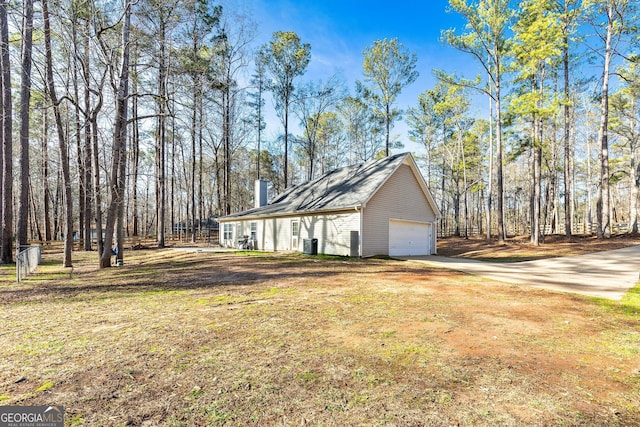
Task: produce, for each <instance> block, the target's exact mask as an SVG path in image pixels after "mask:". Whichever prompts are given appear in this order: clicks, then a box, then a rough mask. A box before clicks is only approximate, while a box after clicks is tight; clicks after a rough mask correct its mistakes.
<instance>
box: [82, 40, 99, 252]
mask: <svg viewBox="0 0 640 427" xmlns="http://www.w3.org/2000/svg"><path fill="white" fill-rule="evenodd" d="M82 43H83V55H84V64H83V65H84V66H83V70H82V72H83V80H84V111H85V124H84V162H83V163H84V170H83V175H84V189H85V197H84V223H83V224H82V226H83V227H84V246H83V249H84V250H85V251H90V250H91V219H92V215H91V213H92V209H91V202H92V200H93V194H94V190H93V189H92V187H91V169H92V167H91V159H92V157H91V118H90V116H89V111H90V109H91V91H90V88H89V60H90V59H89V58H90V57H89V37H87V36H85V37H84V38H83V42H82ZM96 233H99V230H98V229H97V227H96Z"/></svg>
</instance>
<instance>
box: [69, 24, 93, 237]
mask: <svg viewBox="0 0 640 427" xmlns="http://www.w3.org/2000/svg"><path fill="white" fill-rule="evenodd" d="M77 21H78V17H77V16H76V14H75V12H74V13H73V16H72V22H71V37H72V41H73V47H74V49H75V52H74V56H73V59H72V61H73V75H72V83H73V95H74V99H75V100H76V102H74V115H75V117H74V118H75V123H74V125H75V132H74V133H75V137H76V154H77V158H76V162H77V165H78V178H79V179H78V230H79V233H80V236H79V237H80V239H81V240H82V241H83V244H82V247H83V249H84V242H85V241H86V240H87V239H90V236H85V219H90V218H91V215H90V214H88V213H87V212H86V211H85V207H86V199H87V183H86V182H85V180H84V179H85V172H84V169H85V164H84V156H83V151H84V146H83V143H82V126H81V123H80V90H79V86H78V80H79V76H78V60H77V57H78V51H77V47H78V31H77V23H78V22H77Z"/></svg>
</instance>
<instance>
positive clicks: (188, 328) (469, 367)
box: [0, 250, 640, 426]
mask: <svg viewBox="0 0 640 427" xmlns="http://www.w3.org/2000/svg"><path fill="white" fill-rule="evenodd" d="M96 258H97V257H96V254H95V253H89V254H87V253H82V252H79V253H74V269H73V272H70V271H68V270H64V269H62V268H61V267H59V265H60V264H61V261H60V255H59V254H45V265H44V266H42V267H41V268H40V269H39V271H38V273H37V274H35V275H34V276H32V277H30V278H29V279H28V280H27V281H25V282H23V283H21V284H19V285H18V284H16V283H15V282H14V280H15V271H13V270H11V268H10V267H1V268H0V321H1V322H2V325H3V327H2V330H1V331H0V405H48V404H51V405H64V406H65V410H66V424H67V425H70V426H75V425H92V426H93V425H98V426H100V425H104V426H124V425H149V426H153V425H168V426H194V425H195V426H198V425H200V426H209V425H259V426H262V425H324V426H333V425H335V426H345V425H367V426H368V425H395V426H411V425H416V426H417V425H435V426H450V425H461V426H495V425H514V426H516V425H517V426H520V425H545V426H546V425H572V426H574V425H585V426H593V425H599V426H640V287H636V288H635V289H634V290H632V291H631V292H630V293H629V294H628V295H627V297H626V298H625V299H623V300H622V301H620V302H611V301H605V300H598V299H593V298H588V297H581V296H576V295H569V294H561V293H553V292H547V291H542V290H536V289H532V288H528V287H524V286H511V285H506V284H501V283H497V282H491V281H489V280H486V279H481V278H477V277H473V276H468V275H464V274H460V273H453V272H448V271H444V270H438V269H432V268H429V267H427V266H425V265H421V264H417V263H416V264H414V263H410V262H400V261H393V260H350V259H319V258H313V257H306V256H302V255H272V254H270V255H259V254H233V253H225V254H212V253H186V252H180V251H172V250H143V251H135V252H127V253H126V254H125V265H124V266H123V267H114V268H110V269H105V270H97V268H96V266H97V261H96ZM12 274H13V277H12V276H11V275H12ZM3 279H4V280H3Z"/></svg>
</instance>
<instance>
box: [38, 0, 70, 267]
mask: <svg viewBox="0 0 640 427" xmlns="http://www.w3.org/2000/svg"><path fill="white" fill-rule="evenodd" d="M42 16H43V20H44V40H45V62H46V74H47V86H48V88H49V97H50V98H51V103H52V104H53V114H54V116H55V121H56V129H57V133H58V146H59V149H60V165H61V168H62V185H63V188H64V205H65V212H64V214H65V224H64V259H63V265H64V266H65V267H71V266H72V263H71V252H72V250H73V193H72V191H71V174H70V170H69V154H68V152H67V141H66V139H65V136H66V135H65V133H64V127H63V123H62V117H61V115H60V106H59V104H58V98H57V96H56V86H55V82H54V80H53V59H52V56H51V27H50V23H49V5H48V0H42Z"/></svg>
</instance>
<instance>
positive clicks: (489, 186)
mask: <svg viewBox="0 0 640 427" xmlns="http://www.w3.org/2000/svg"><path fill="white" fill-rule="evenodd" d="M487 181H488V182H487V207H486V212H487V213H486V215H487V236H486V238H487V240H490V239H491V198H492V193H493V98H491V97H489V173H488V179H487Z"/></svg>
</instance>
